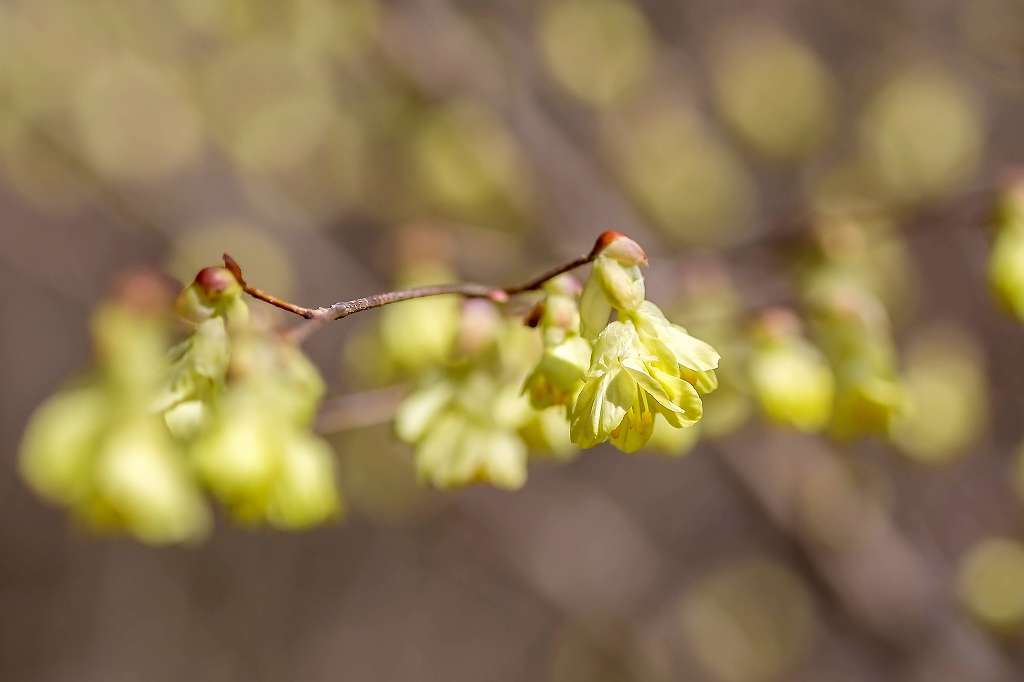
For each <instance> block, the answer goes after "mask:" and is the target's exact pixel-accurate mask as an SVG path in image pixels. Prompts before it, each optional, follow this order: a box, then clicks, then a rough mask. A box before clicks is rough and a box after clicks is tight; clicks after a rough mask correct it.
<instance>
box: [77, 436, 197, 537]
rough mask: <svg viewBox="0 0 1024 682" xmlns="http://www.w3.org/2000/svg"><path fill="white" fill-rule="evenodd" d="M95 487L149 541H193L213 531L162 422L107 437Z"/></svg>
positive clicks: (129, 524) (125, 520)
mask: <svg viewBox="0 0 1024 682" xmlns="http://www.w3.org/2000/svg"><path fill="white" fill-rule="evenodd" d="M96 487H97V492H98V494H99V495H100V496H101V497H102V498H103V499H104V500H105V501H106V502H107V503H108V504H109V505H110V506H111V508H112V509H113V510H114V511H115V512H116V514H117V517H118V518H119V519H120V520H121V521H122V522H124V523H125V524H126V525H127V527H128V528H129V529H130V530H131V531H132V533H134V534H135V535H136V536H137V537H138V538H139V539H140V540H143V541H144V542H151V543H154V544H164V543H169V542H182V541H185V540H194V539H197V538H199V537H201V536H202V535H203V534H205V533H206V531H207V529H208V527H209V516H208V513H207V511H206V507H205V505H204V504H203V502H202V498H201V497H200V496H199V493H198V491H197V490H196V489H195V486H194V485H193V483H192V481H191V479H190V478H189V477H188V475H187V473H186V471H185V469H184V467H183V462H182V458H181V456H180V454H179V453H178V452H177V451H176V450H175V449H174V447H173V445H172V444H171V441H170V440H169V439H168V438H167V435H166V432H164V431H163V428H162V426H161V425H160V423H159V422H158V421H154V420H151V419H145V420H142V421H138V422H133V423H129V424H126V425H124V426H121V427H119V428H117V429H116V430H115V432H114V433H113V434H112V435H111V436H109V437H108V439H107V441H106V442H105V444H104V447H103V450H102V453H101V454H100V459H99V461H98V463H97V471H96Z"/></svg>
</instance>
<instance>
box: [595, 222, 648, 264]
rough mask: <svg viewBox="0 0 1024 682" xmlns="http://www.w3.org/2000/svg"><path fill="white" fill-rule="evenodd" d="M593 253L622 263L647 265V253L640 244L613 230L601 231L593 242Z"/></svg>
mask: <svg viewBox="0 0 1024 682" xmlns="http://www.w3.org/2000/svg"><path fill="white" fill-rule="evenodd" d="M593 253H594V255H601V256H606V257H608V258H614V259H615V260H617V261H618V262H620V263H622V264H623V265H647V254H646V253H645V252H644V250H643V249H642V248H641V247H640V245H639V244H637V243H636V242H635V241H633V240H632V239H630V238H629V237H627V236H626V235H624V234H622V233H621V232H616V231H615V230H608V231H606V232H602V233H601V236H600V237H598V238H597V242H596V243H595V244H594V251H593Z"/></svg>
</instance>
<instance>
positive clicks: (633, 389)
mask: <svg viewBox="0 0 1024 682" xmlns="http://www.w3.org/2000/svg"><path fill="white" fill-rule="evenodd" d="M716 355H717V354H716ZM658 362H659V358H658V356H657V355H655V354H654V353H652V352H651V351H650V349H648V348H647V347H645V346H644V344H642V343H641V339H640V336H639V334H638V333H637V329H636V327H635V326H634V324H633V322H632V321H625V322H619V321H616V322H612V323H611V324H609V325H608V326H607V327H606V328H605V330H604V331H603V332H601V334H600V335H599V336H598V337H597V341H596V343H595V346H594V355H593V360H592V362H591V366H590V369H589V371H588V372H587V376H586V380H585V382H584V386H583V389H582V390H581V391H580V394H579V396H578V397H577V398H576V402H575V403H574V404H573V407H572V410H571V413H570V435H571V437H572V440H573V442H574V443H576V444H577V445H579V446H581V447H593V446H594V445H597V444H598V443H602V442H604V441H606V440H609V439H611V441H612V443H613V444H614V445H615V446H616V447H618V448H619V449H621V450H624V451H626V452H633V451H635V450H638V449H640V448H641V447H643V446H644V445H645V444H646V443H647V441H648V440H649V439H650V437H651V434H652V432H653V430H654V417H655V415H656V414H661V415H662V416H663V417H664V418H665V420H666V421H667V422H668V423H669V424H671V425H672V426H675V427H676V428H682V427H686V426H690V425H692V424H695V423H696V422H697V421H698V420H699V419H700V418H701V415H702V414H703V408H702V405H701V400H700V395H699V394H698V393H697V390H696V389H695V388H694V387H693V386H692V385H691V384H690V383H688V382H687V381H685V380H684V379H682V378H681V377H680V376H679V375H678V374H676V373H673V372H672V371H670V369H667V368H664V367H660V366H659V365H658ZM714 364H715V366H717V357H716V359H715V363H714ZM700 366H702V367H703V365H700ZM671 369H673V370H674V369H675V367H672V368H671Z"/></svg>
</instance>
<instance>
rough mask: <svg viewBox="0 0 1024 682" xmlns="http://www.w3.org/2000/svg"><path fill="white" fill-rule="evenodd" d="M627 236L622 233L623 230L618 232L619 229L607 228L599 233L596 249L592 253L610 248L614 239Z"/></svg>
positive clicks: (595, 244)
mask: <svg viewBox="0 0 1024 682" xmlns="http://www.w3.org/2000/svg"><path fill="white" fill-rule="evenodd" d="M625 236H626V235H624V234H622V233H621V232H618V231H617V230H605V231H604V232H602V233H601V234H600V235H598V237H597V241H596V242H594V250H593V251H592V253H595V254H597V253H601V252H602V251H604V250H605V249H606V248H608V247H609V246H610V245H611V243H612V242H613V241H615V240H616V239H619V238H620V237H625Z"/></svg>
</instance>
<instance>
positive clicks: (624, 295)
mask: <svg viewBox="0 0 1024 682" xmlns="http://www.w3.org/2000/svg"><path fill="white" fill-rule="evenodd" d="M591 276H592V277H593V276H596V277H597V278H598V280H599V281H600V282H601V287H602V289H604V293H605V295H606V296H607V297H608V300H609V301H610V302H611V304H612V305H613V306H614V307H616V308H618V309H619V310H625V311H633V310H636V309H637V308H639V307H640V304H641V303H643V302H644V297H645V295H646V291H645V289H644V277H643V274H642V273H641V272H640V267H639V266H637V265H625V264H623V263H622V262H620V261H618V260H615V259H613V258H609V257H605V256H601V257H599V258H598V259H597V260H596V261H594V272H593V274H592V275H591Z"/></svg>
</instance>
